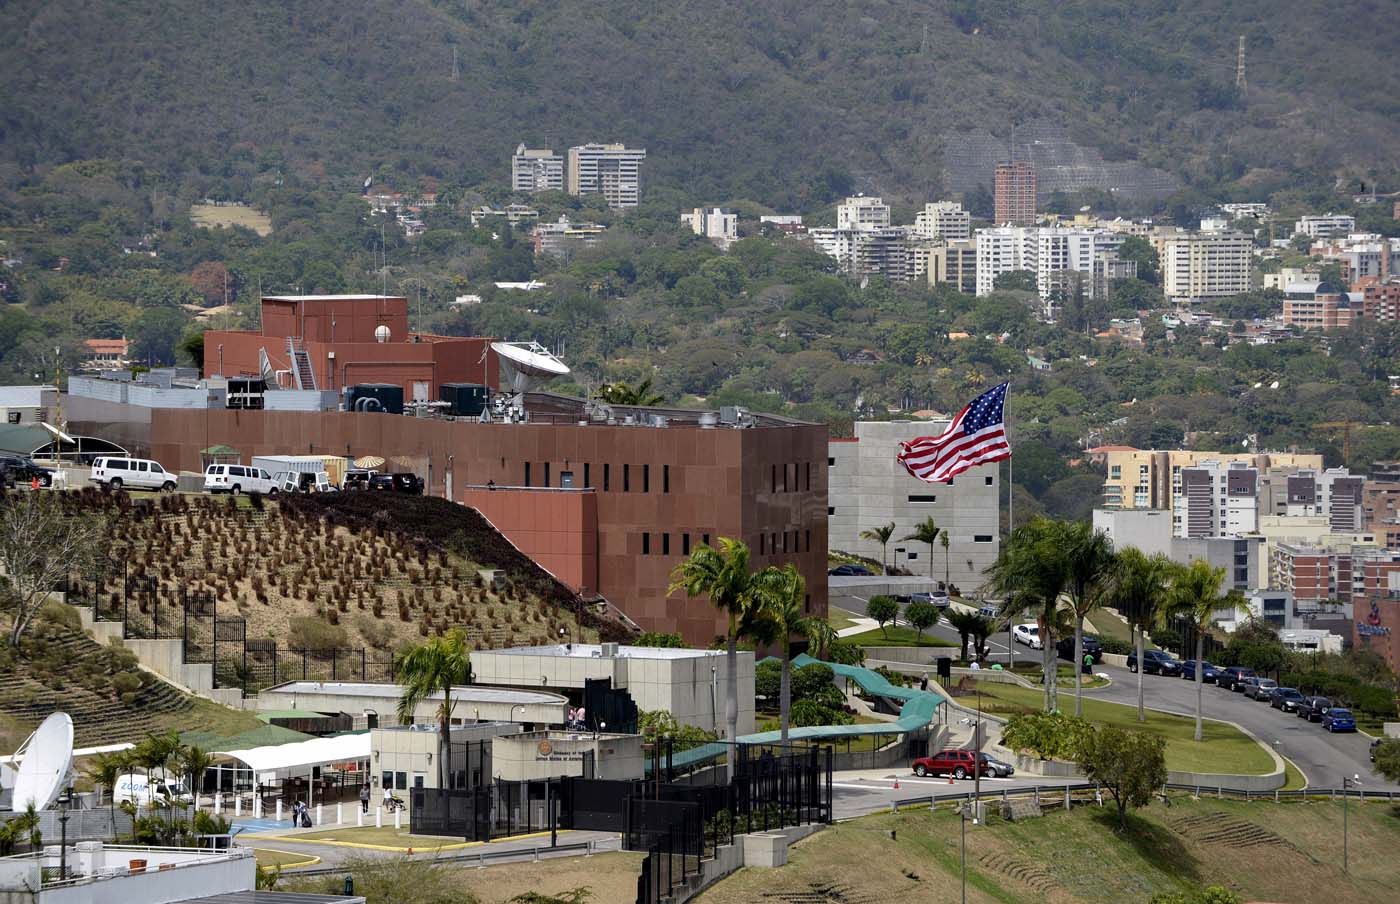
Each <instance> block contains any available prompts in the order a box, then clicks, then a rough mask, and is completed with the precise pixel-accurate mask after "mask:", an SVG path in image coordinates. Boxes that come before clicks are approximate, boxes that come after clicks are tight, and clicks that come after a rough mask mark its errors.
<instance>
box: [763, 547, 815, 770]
mask: <svg viewBox="0 0 1400 904" xmlns="http://www.w3.org/2000/svg"><path fill="white" fill-rule="evenodd" d="M749 592H750V594H751V595H753V596H755V597H756V601H755V606H756V607H757V608H758V609H760V610H761V611H762V616H761V617H760V618H758V619H757V620H756V621H755V623H754V634H755V635H756V637H757V638H758V639H759V640H760V641H762V642H763V643H765V644H771V643H774V642H776V643H778V644H780V645H781V646H782V648H783V671H782V677H781V679H779V683H778V724H779V728H780V732H781V735H782V744H783V746H784V747H786V746H787V743H788V722H789V714H790V713H791V710H792V635H793V634H805V633H806V626H805V625H804V622H806V621H807V620H808V619H806V618H804V617H803V615H802V606H803V601H804V600H805V598H806V595H807V581H806V579H805V578H803V577H802V572H800V571H798V570H797V566H796V565H793V564H792V563H790V562H789V563H788V564H787V565H784V566H783V567H782V568H778V567H776V566H773V565H769V566H768V567H767V568H765V569H763V570H762V571H760V572H759V573H758V574H756V575H754V578H753V586H752V587H751V588H750V591H749ZM821 620H822V621H825V619H821Z"/></svg>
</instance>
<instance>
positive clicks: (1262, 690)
mask: <svg viewBox="0 0 1400 904" xmlns="http://www.w3.org/2000/svg"><path fill="white" fill-rule="evenodd" d="M1277 689H1278V682H1277V681H1275V680H1274V679H1272V678H1258V679H1256V680H1255V682H1254V685H1253V687H1250V688H1248V689H1247V690H1246V691H1245V696H1246V697H1249V698H1250V699H1251V700H1268V699H1269V696H1270V695H1271V694H1273V692H1274V691H1275V690H1277Z"/></svg>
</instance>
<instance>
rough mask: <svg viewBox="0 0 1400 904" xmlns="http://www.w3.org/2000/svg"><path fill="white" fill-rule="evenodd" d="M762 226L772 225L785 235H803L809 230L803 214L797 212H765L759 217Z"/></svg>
mask: <svg viewBox="0 0 1400 904" xmlns="http://www.w3.org/2000/svg"><path fill="white" fill-rule="evenodd" d="M758 223H759V225H760V226H771V227H773V228H774V229H776V230H778V231H779V232H781V233H784V234H785V235H801V234H803V233H804V232H806V231H807V227H806V226H804V225H803V224H802V215H801V214H795V213H779V214H765V215H763V216H761V217H759V218H758Z"/></svg>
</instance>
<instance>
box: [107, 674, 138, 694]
mask: <svg viewBox="0 0 1400 904" xmlns="http://www.w3.org/2000/svg"><path fill="white" fill-rule="evenodd" d="M140 689H141V676H140V675H137V674H136V673H135V672H118V673H117V674H115V675H113V676H112V690H114V691H116V692H117V695H118V696H125V695H127V694H129V693H131V692H133V691H139V690H140Z"/></svg>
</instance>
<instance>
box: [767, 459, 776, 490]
mask: <svg viewBox="0 0 1400 904" xmlns="http://www.w3.org/2000/svg"><path fill="white" fill-rule="evenodd" d="M770 467H771V468H772V473H771V474H770V475H769V486H768V492H770V493H776V492H778V466H777V465H771V466H770Z"/></svg>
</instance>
